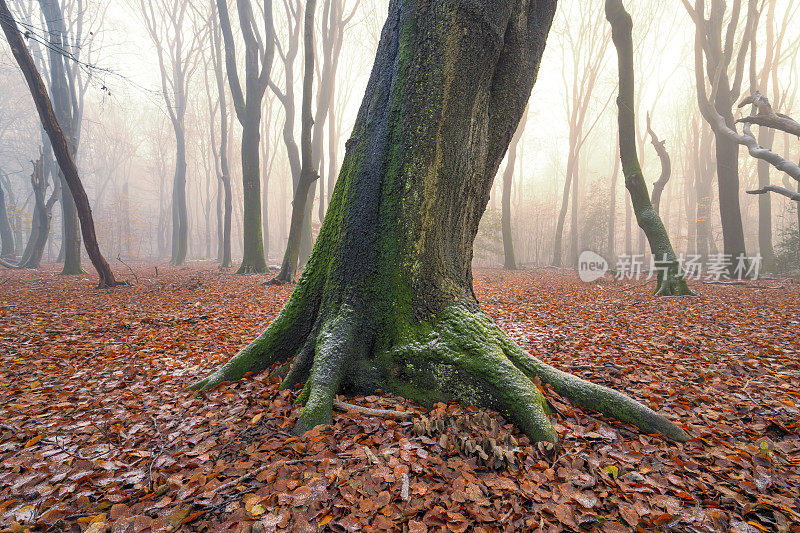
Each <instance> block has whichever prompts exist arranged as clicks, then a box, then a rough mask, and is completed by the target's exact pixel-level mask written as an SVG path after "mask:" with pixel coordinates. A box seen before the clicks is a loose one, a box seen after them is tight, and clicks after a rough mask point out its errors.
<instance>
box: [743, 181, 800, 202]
mask: <svg viewBox="0 0 800 533" xmlns="http://www.w3.org/2000/svg"><path fill="white" fill-rule="evenodd" d="M769 192H774V193H777V194H781V195H783V196H785V197H787V198H788V199H790V200H794V201H795V202H800V193H797V192H794V191H792V190H789V189H786V188H784V187H779V186H778V185H765V186H763V187H761V188H760V189H756V190H754V191H747V194H767V193H769Z"/></svg>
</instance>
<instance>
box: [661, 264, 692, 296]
mask: <svg viewBox="0 0 800 533" xmlns="http://www.w3.org/2000/svg"><path fill="white" fill-rule="evenodd" d="M653 294H654V295H655V296H697V295H696V294H695V293H694V292H692V289H690V288H689V284H688V283H687V282H686V277H685V276H684V275H683V274H682V273H681V272H675V271H674V270H673V269H670V270H669V271H668V272H667V274H666V275H665V276H664V278H663V279H661V280H659V282H658V285H657V286H656V290H655V292H654V293H653Z"/></svg>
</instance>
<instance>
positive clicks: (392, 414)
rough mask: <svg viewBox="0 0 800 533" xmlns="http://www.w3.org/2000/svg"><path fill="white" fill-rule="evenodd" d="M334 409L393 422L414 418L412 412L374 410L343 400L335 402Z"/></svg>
mask: <svg viewBox="0 0 800 533" xmlns="http://www.w3.org/2000/svg"><path fill="white" fill-rule="evenodd" d="M333 407H334V408H336V409H338V410H340V411H345V412H347V411H355V412H357V413H361V414H362V415H364V416H375V417H378V418H389V419H391V420H408V419H409V418H413V417H414V413H413V412H411V411H393V410H391V409H372V408H370V407H363V406H361V405H354V404H352V403H347V402H343V401H341V400H333Z"/></svg>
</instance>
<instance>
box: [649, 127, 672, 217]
mask: <svg viewBox="0 0 800 533" xmlns="http://www.w3.org/2000/svg"><path fill="white" fill-rule="evenodd" d="M647 133H648V134H650V142H651V143H652V144H653V148H655V150H656V153H657V154H658V159H659V161H661V175H660V176H659V177H658V180H656V182H655V183H654V184H653V193H652V196H651V199H650V201H651V202H652V204H653V209H655V210H656V213H659V211H660V207H661V194H662V193H663V192H664V187H666V186H667V183H668V182H669V179H670V177H672V160H671V159H670V157H669V153H668V152H667V148H666V146H665V144H666V143H667V141H666V139H664V140H659V139H658V135H656V132H654V131H653V128H652V125H651V124H650V113H648V114H647Z"/></svg>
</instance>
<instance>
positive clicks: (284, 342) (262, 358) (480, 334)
mask: <svg viewBox="0 0 800 533" xmlns="http://www.w3.org/2000/svg"><path fill="white" fill-rule="evenodd" d="M293 303H294V302H290V305H291V304H293ZM290 305H287V307H286V308H284V311H282V312H281V314H280V315H279V316H278V318H277V319H276V320H275V321H274V322H273V323H272V324H270V326H269V327H268V328H267V329H266V330H265V331H264V333H262V334H261V335H260V336H259V337H258V338H257V339H256V340H255V341H253V342H252V343H251V344H250V345H249V346H248V347H246V348H245V349H244V350H242V351H241V352H240V353H239V354H238V355H237V356H236V357H234V358H232V359H231V360H230V361H229V362H228V363H227V364H226V365H225V366H224V367H222V368H221V369H219V370H218V371H217V372H215V373H213V374H211V375H210V376H208V377H207V378H205V379H203V380H200V381H198V382H197V383H195V384H193V385H191V386H190V387H188V389H189V390H198V391H202V390H208V389H211V388H213V387H215V386H217V385H219V384H220V383H222V382H224V381H233V380H236V379H239V378H241V377H242V376H243V375H244V374H245V373H247V372H254V371H255V372H258V371H260V370H264V369H265V368H267V367H269V366H270V365H272V364H273V363H275V362H277V361H281V360H285V359H288V358H290V357H291V356H292V355H294V356H295V357H294V360H293V362H292V365H291V368H290V369H289V371H288V373H287V374H286V376H285V378H284V380H283V382H282V383H281V388H284V389H285V388H289V387H292V386H294V385H296V384H299V383H305V385H304V387H303V390H302V392H301V393H300V395H299V396H298V398H297V402H298V403H300V404H302V405H303V410H302V412H301V414H300V418H299V420H298V421H297V424H296V425H295V428H294V429H293V433H295V434H302V433H304V432H305V431H307V430H310V429H312V428H314V427H315V426H317V425H319V424H329V423H331V421H332V419H333V408H334V406H335V405H336V406H339V408H346V409H350V408H355V409H356V410H358V411H360V412H363V413H364V414H366V415H367V416H389V415H391V416H392V417H394V416H402V417H405V416H408V415H407V414H404V413H399V412H397V413H396V412H383V411H377V412H376V411H374V410H366V409H365V408H358V407H356V406H351V405H349V404H343V403H338V401H336V400H335V397H336V394H338V393H339V392H341V391H342V390H343V389H346V390H360V391H363V392H371V391H373V390H375V389H376V388H382V389H384V390H387V391H388V392H392V393H394V394H397V395H399V396H404V397H406V398H409V399H412V400H416V401H419V402H420V403H422V404H431V403H434V402H436V401H447V400H450V399H454V398H457V399H460V400H461V401H463V402H465V403H471V404H475V405H481V406H487V407H494V408H496V409H498V410H499V411H501V412H504V413H505V414H506V415H507V416H508V417H509V418H510V419H511V420H512V421H513V422H514V423H515V424H516V425H517V427H518V428H519V429H520V430H521V431H522V432H524V433H525V434H526V435H528V437H530V438H531V439H532V440H533V441H535V442H549V443H552V444H554V445H557V444H558V435H557V433H556V431H555V429H554V428H553V426H552V424H551V422H550V420H549V414H550V409H549V408H548V402H547V400H546V399H545V397H544V396H543V394H542V392H541V391H540V390H539V388H538V387H537V386H536V385H535V383H534V380H535V379H536V378H538V379H540V380H541V381H542V382H543V383H548V384H550V385H551V386H552V387H553V389H554V390H555V391H556V392H557V393H558V394H560V395H562V396H565V397H566V398H568V399H569V400H571V401H572V402H573V403H574V404H577V405H580V406H582V407H585V408H587V409H591V410H594V411H598V412H600V413H602V414H604V415H607V416H609V417H611V418H614V419H617V420H620V421H622V422H626V423H629V424H632V425H634V426H636V427H638V428H639V429H641V430H642V431H644V432H646V433H658V434H661V435H663V436H665V437H667V438H668V439H671V440H674V441H678V442H684V441H686V440H688V439H689V438H690V437H689V435H688V434H687V433H686V432H685V431H684V430H683V429H681V428H679V427H678V426H677V425H675V424H674V423H672V422H670V421H669V420H667V419H666V418H664V417H663V416H661V415H659V414H657V413H656V412H655V411H653V410H652V409H650V408H649V407H647V406H645V405H643V404H641V403H639V402H637V401H635V400H633V399H632V398H630V397H628V396H626V395H624V394H622V393H620V392H617V391H615V390H613V389H609V388H607V387H603V386H601V385H597V384H594V383H590V382H588V381H585V380H583V379H581V378H579V377H577V376H574V375H572V374H568V373H566V372H562V371H560V370H558V369H556V368H554V367H552V366H550V365H548V364H547V363H544V362H543V361H540V360H539V359H537V358H535V357H533V356H532V355H530V354H529V353H527V352H525V351H524V350H522V349H521V348H520V347H519V346H517V345H516V343H514V341H512V340H511V339H510V338H509V337H508V336H507V335H506V334H505V333H504V332H503V331H502V330H501V329H500V327H499V326H498V325H497V324H496V323H495V322H494V321H493V320H492V319H491V318H490V317H489V316H488V315H487V314H486V313H484V312H483V311H480V310H477V309H468V308H466V307H464V306H460V305H454V306H452V307H450V308H448V309H446V310H445V311H443V312H442V313H440V315H439V317H438V319H437V321H436V322H435V323H433V324H428V323H414V324H408V325H407V327H401V328H398V329H397V330H396V331H395V333H394V334H391V335H392V336H400V337H401V338H399V339H398V338H394V339H392V340H391V342H390V343H389V344H388V345H387V344H386V343H384V342H383V341H386V338H382V341H376V338H375V337H376V334H370V333H369V330H368V328H367V322H366V320H365V318H364V317H365V313H363V312H357V311H356V310H354V309H353V308H352V307H350V306H349V305H347V304H344V305H342V306H341V307H340V308H339V309H337V310H335V312H330V311H328V312H320V314H319V315H317V316H316V318H315V319H314V318H312V319H311V320H306V321H305V322H302V323H305V324H308V323H313V326H311V327H308V330H307V331H298V328H296V327H294V321H295V320H296V319H297V317H293V316H292V315H293V313H292V308H291V307H290ZM323 316H324V317H325V318H324V319H323V318H322V317H323ZM398 332H402V333H398ZM298 333H299V334H298ZM377 346H387V347H386V348H382V349H381V348H378V347H377Z"/></svg>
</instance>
